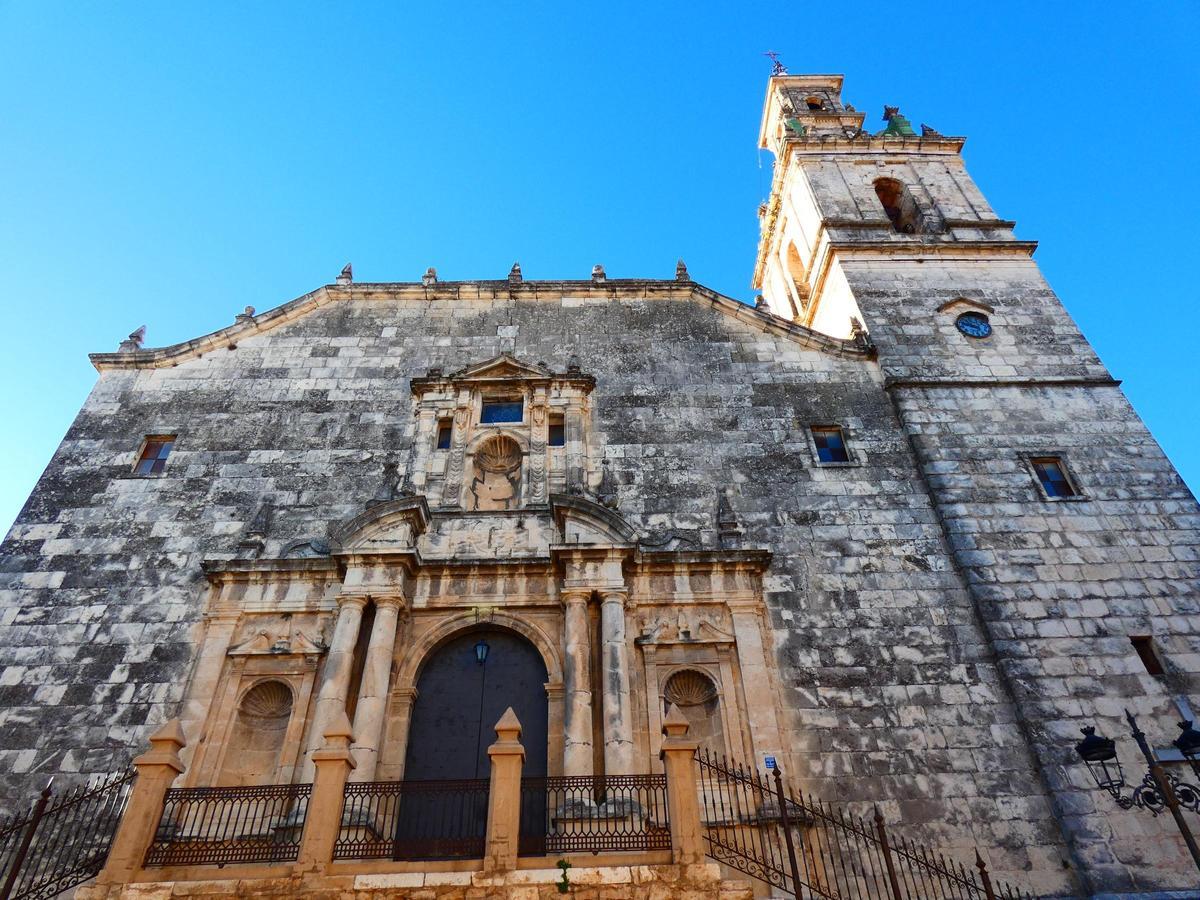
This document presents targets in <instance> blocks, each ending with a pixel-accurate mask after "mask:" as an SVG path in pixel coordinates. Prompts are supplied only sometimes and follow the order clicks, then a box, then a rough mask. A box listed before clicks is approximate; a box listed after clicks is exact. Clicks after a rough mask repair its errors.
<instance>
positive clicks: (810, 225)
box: [753, 75, 1032, 338]
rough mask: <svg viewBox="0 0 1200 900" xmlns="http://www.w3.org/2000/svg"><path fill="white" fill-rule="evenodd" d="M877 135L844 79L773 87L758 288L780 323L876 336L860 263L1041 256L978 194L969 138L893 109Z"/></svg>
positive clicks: (767, 116) (766, 118)
mask: <svg viewBox="0 0 1200 900" xmlns="http://www.w3.org/2000/svg"><path fill="white" fill-rule="evenodd" d="M865 124H866V123H865V116H864V114H863V113H862V112H859V111H858V110H856V109H855V108H854V107H853V106H851V105H849V104H847V103H843V101H842V76H840V75H776V76H774V77H772V78H771V80H770V83H769V84H768V87H767V97H766V103H765V106H764V109H763V117H762V127H761V129H760V132H759V146H760V147H761V148H762V149H765V150H770V151H771V152H772V153H773V154H774V156H775V163H774V175H773V178H772V185H771V195H770V198H769V199H768V200H767V202H766V203H764V204H763V206H762V207H761V208H760V209H759V216H760V226H761V237H760V240H759V246H758V258H757V262H756V265H755V268H754V282H753V285H754V287H755V289H757V290H759V291H760V292H761V293H762V296H763V298H764V300H765V302H766V304H767V306H768V308H769V309H770V311H771V312H773V313H774V314H775V315H777V316H781V317H782V318H785V319H789V320H791V321H794V322H797V323H799V324H802V325H805V326H808V327H810V328H814V329H816V330H817V331H821V332H824V333H826V334H829V335H831V336H834V337H839V338H847V337H851V336H852V335H853V333H854V331H855V330H856V328H857V326H856V325H855V320H857V321H858V322H860V323H865V324H866V325H867V326H868V327H870V322H869V318H870V316H869V315H868V316H864V315H863V311H862V310H860V308H859V300H858V299H856V296H855V291H854V290H853V289H852V285H851V281H850V280H849V279H848V278H847V271H846V270H847V265H848V264H849V263H850V262H851V261H853V262H854V263H868V261H877V262H880V263H884V262H886V261H888V260H900V259H905V260H912V259H916V258H937V259H943V258H947V250H950V251H951V255H959V256H961V255H962V251H967V252H968V253H969V254H971V255H975V256H978V255H979V254H983V255H988V254H989V253H993V252H995V251H999V252H1000V253H1001V254H1003V255H1007V254H1011V253H1014V252H1015V253H1017V254H1023V255H1024V256H1025V257H1026V258H1028V256H1029V254H1030V252H1031V250H1032V245H1030V244H1021V243H1020V242H1017V241H1016V240H1015V238H1014V237H1013V235H1012V226H1013V223H1012V222H1006V221H1002V220H999V219H998V218H997V217H996V215H995V213H994V212H993V211H992V209H991V207H989V206H988V203H987V201H986V200H985V199H984V198H983V195H982V194H981V193H980V192H979V190H978V188H976V187H975V184H974V182H972V180H971V178H970V176H969V175H968V174H967V172H966V169H965V168H964V166H963V162H962V157H961V151H962V147H963V143H964V140H963V138H958V137H947V136H945V135H943V134H941V133H939V132H938V131H937V130H936V129H934V128H932V127H930V126H928V125H920V126H919V127H914V126H913V124H912V123H911V122H910V121H909V120H908V119H907V118H906V117H905V116H904V115H902V114H901V112H900V109H899V108H898V107H891V106H887V107H884V110H883V120H882V127H881V128H879V129H878V130H875V131H871V130H868V129H867V128H865V127H864V126H865ZM1005 245H1007V246H1005ZM968 248H969V249H968Z"/></svg>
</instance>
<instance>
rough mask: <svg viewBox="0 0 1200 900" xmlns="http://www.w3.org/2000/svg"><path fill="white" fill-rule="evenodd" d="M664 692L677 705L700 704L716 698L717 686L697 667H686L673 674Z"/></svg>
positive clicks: (669, 700) (670, 701)
mask: <svg viewBox="0 0 1200 900" xmlns="http://www.w3.org/2000/svg"><path fill="white" fill-rule="evenodd" d="M663 693H664V694H665V696H666V698H667V702H669V703H673V704H675V705H676V706H700V705H701V704H704V703H708V702H710V701H712V700H714V699H716V696H717V688H716V685H714V684H713V683H712V680H711V679H710V678H708V677H707V676H705V675H702V674H700V673H699V672H697V671H696V670H695V669H684V670H683V671H682V672H676V673H675V674H674V675H672V676H671V678H670V680H669V681H667V686H666V689H665V690H664V691H663Z"/></svg>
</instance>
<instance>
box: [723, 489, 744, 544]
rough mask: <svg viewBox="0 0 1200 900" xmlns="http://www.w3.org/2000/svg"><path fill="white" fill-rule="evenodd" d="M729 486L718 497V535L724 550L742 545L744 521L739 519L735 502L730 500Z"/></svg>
mask: <svg viewBox="0 0 1200 900" xmlns="http://www.w3.org/2000/svg"><path fill="white" fill-rule="evenodd" d="M731 493H732V491H731V490H730V489H729V488H726V489H725V490H723V491H721V493H720V494H719V495H718V497H717V537H718V539H719V540H720V542H721V548H722V549H724V550H736V549H738V548H739V547H741V546H742V535H743V533H744V532H743V531H742V523H741V522H740V521H739V520H738V516H737V513H736V512H734V510H733V504H732V503H730V502H729V495H730V494H731Z"/></svg>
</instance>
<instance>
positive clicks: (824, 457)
mask: <svg viewBox="0 0 1200 900" xmlns="http://www.w3.org/2000/svg"><path fill="white" fill-rule="evenodd" d="M812 436H813V443H814V444H815V445H816V447H817V459H819V460H820V461H821V462H823V463H844V462H850V454H849V453H848V452H847V450H846V437H845V435H844V434H842V429H841V428H838V427H837V426H836V425H829V426H823V427H816V426H814V427H813V430H812Z"/></svg>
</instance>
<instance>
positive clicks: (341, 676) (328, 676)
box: [300, 594, 367, 781]
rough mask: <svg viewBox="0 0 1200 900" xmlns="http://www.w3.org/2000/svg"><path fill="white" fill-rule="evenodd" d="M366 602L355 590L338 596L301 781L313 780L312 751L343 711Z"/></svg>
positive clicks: (320, 744) (316, 749)
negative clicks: (334, 619) (335, 614)
mask: <svg viewBox="0 0 1200 900" xmlns="http://www.w3.org/2000/svg"><path fill="white" fill-rule="evenodd" d="M366 605H367V598H366V597H363V596H361V595H358V594H346V595H343V596H341V597H339V598H338V615H337V622H335V623H334V626H333V639H332V640H331V641H330V646H329V654H328V655H327V656H326V657H325V671H324V673H323V676H322V678H321V688H320V690H319V691H318V692H317V703H316V706H315V707H314V709H313V718H312V722H311V723H310V725H309V727H308V744H307V745H306V746H305V751H304V766H303V769H302V771H301V776H300V780H301V781H312V780H313V774H314V772H315V767H314V766H313V760H312V755H313V754H314V753H316V752H317V751H318V750H320V749H321V747H322V746H323V745H324V743H325V730H326V729H327V728H328V727H329V726H330V724H331V723H332V722H333V721H334V719H335V717H336V716H337V715H338V713H341V714H343V715H345V712H346V693H347V692H348V691H349V689H350V671H351V669H352V667H353V665H354V645H355V644H356V643H358V629H359V626H361V625H362V614H363V608H364V607H365V606H366Z"/></svg>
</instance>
